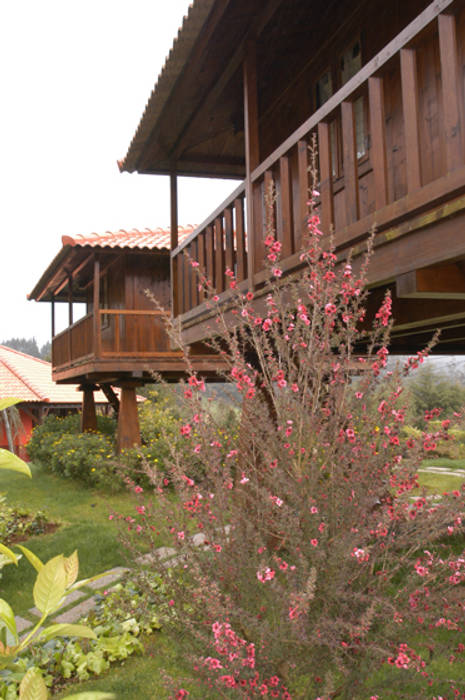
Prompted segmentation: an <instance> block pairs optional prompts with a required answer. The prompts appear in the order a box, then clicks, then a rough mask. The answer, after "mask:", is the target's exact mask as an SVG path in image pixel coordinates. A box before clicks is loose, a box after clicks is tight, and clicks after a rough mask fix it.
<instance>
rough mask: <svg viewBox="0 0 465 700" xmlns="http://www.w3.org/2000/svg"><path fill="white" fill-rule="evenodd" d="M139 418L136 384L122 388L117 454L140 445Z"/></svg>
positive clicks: (128, 384)
mask: <svg viewBox="0 0 465 700" xmlns="http://www.w3.org/2000/svg"><path fill="white" fill-rule="evenodd" d="M140 444H141V440H140V429H139V416H138V413H137V396H136V387H135V386H134V384H130V383H127V384H123V385H122V386H121V398H120V404H119V413H118V435H117V441H116V445H117V452H118V453H119V452H121V450H124V449H128V448H130V447H134V445H140Z"/></svg>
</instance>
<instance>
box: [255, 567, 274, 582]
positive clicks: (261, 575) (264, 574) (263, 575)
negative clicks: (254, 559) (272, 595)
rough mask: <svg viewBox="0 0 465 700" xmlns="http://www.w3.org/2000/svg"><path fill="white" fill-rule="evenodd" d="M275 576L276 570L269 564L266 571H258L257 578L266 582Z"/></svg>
mask: <svg viewBox="0 0 465 700" xmlns="http://www.w3.org/2000/svg"><path fill="white" fill-rule="evenodd" d="M274 577H275V571H274V570H273V569H270V567H269V566H267V567H266V569H265V570H264V571H257V578H258V580H259V581H261V582H262V583H265V581H272V580H273V579H274Z"/></svg>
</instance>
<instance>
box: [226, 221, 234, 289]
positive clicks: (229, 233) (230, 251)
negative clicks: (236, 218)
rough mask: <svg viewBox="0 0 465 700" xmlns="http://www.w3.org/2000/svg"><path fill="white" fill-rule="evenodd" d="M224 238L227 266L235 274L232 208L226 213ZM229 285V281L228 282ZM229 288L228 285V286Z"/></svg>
mask: <svg viewBox="0 0 465 700" xmlns="http://www.w3.org/2000/svg"><path fill="white" fill-rule="evenodd" d="M224 238H225V248H226V255H225V265H226V268H229V269H230V270H232V272H234V265H235V262H236V255H235V250H234V231H233V213H232V209H231V207H228V208H227V209H226V210H225V212H224ZM226 282H227V283H228V280H226ZM226 286H228V284H227V285H226Z"/></svg>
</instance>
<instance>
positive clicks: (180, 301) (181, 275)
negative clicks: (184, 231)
mask: <svg viewBox="0 0 465 700" xmlns="http://www.w3.org/2000/svg"><path fill="white" fill-rule="evenodd" d="M175 260H177V262H178V315H179V316H181V315H182V314H183V313H184V312H185V311H186V309H185V307H184V285H185V279H184V251H183V250H182V251H181V252H180V253H179V254H178V255H177V256H176V258H175Z"/></svg>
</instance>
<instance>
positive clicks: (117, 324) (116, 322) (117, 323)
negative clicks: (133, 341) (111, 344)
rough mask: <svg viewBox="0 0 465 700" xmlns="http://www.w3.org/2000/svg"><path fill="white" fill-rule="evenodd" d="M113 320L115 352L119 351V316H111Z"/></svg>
mask: <svg viewBox="0 0 465 700" xmlns="http://www.w3.org/2000/svg"><path fill="white" fill-rule="evenodd" d="M113 318H114V319H115V352H119V351H120V338H119V314H115V315H114V316H113Z"/></svg>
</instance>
